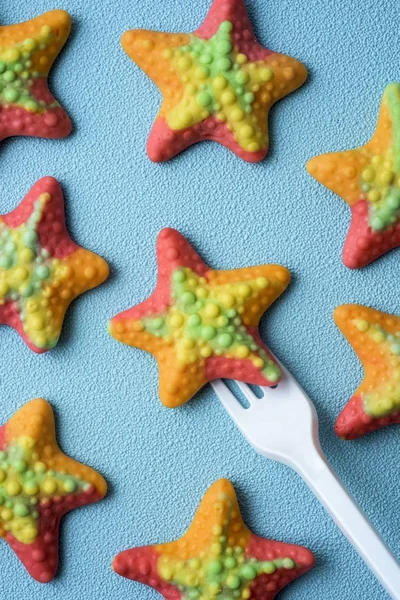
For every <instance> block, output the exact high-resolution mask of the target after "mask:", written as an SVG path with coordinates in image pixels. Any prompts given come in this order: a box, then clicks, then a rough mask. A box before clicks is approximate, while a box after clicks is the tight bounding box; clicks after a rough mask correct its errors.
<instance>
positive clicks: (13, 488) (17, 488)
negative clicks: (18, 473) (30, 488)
mask: <svg viewBox="0 0 400 600" xmlns="http://www.w3.org/2000/svg"><path fill="white" fill-rule="evenodd" d="M21 489H22V488H21V484H20V483H19V482H18V481H17V480H16V479H12V480H11V481H9V482H8V483H7V485H6V490H7V493H8V495H9V496H18V494H19V493H20V492H21Z"/></svg>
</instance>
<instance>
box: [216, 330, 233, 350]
mask: <svg viewBox="0 0 400 600" xmlns="http://www.w3.org/2000/svg"><path fill="white" fill-rule="evenodd" d="M232 342H233V337H232V336H231V335H230V334H229V333H221V335H220V336H218V343H219V345H220V346H222V348H229V346H231V345H232Z"/></svg>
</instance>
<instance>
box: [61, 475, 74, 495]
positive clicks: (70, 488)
mask: <svg viewBox="0 0 400 600" xmlns="http://www.w3.org/2000/svg"><path fill="white" fill-rule="evenodd" d="M63 488H64V490H65V491H66V492H68V493H69V494H71V493H72V492H75V490H76V483H75V481H74V480H73V479H66V480H65V481H64V484H63Z"/></svg>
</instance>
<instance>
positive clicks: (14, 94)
mask: <svg viewBox="0 0 400 600" xmlns="http://www.w3.org/2000/svg"><path fill="white" fill-rule="evenodd" d="M2 95H3V98H4V100H5V101H6V102H10V103H11V102H16V101H17V100H18V98H19V92H18V90H16V89H13V88H6V89H5V90H4V91H3V94H2Z"/></svg>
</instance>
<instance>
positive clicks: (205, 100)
mask: <svg viewBox="0 0 400 600" xmlns="http://www.w3.org/2000/svg"><path fill="white" fill-rule="evenodd" d="M196 100H197V103H198V104H199V105H200V106H209V105H210V104H211V103H212V96H211V95H210V94H209V93H208V92H200V93H199V94H197V96H196Z"/></svg>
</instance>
